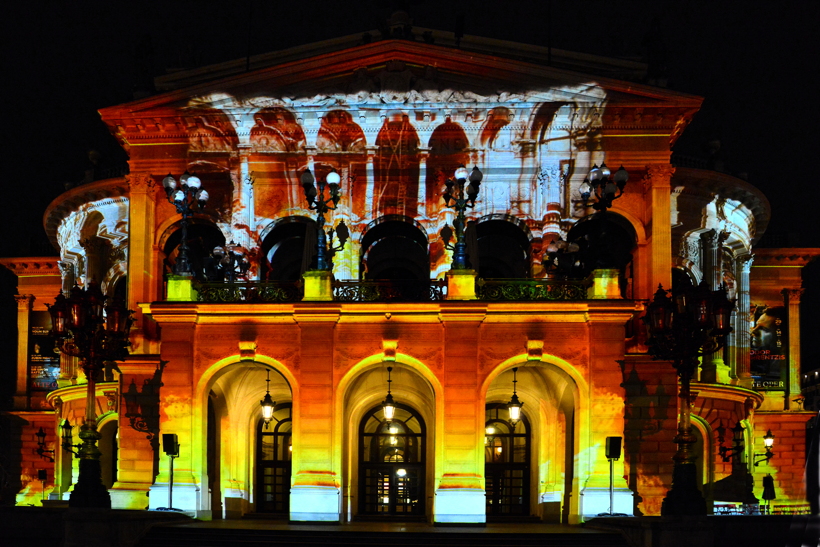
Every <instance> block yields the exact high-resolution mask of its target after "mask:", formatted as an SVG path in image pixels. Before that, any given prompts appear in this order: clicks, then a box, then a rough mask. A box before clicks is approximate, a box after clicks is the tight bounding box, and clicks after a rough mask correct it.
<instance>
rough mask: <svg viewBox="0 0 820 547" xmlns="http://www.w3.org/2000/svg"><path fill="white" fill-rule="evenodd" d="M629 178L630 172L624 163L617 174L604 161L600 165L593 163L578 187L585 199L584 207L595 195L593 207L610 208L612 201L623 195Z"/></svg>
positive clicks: (598, 208)
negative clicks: (613, 173)
mask: <svg viewBox="0 0 820 547" xmlns="http://www.w3.org/2000/svg"><path fill="white" fill-rule="evenodd" d="M628 180H629V173H627V171H626V169H624V166H623V165H622V166H621V167H620V169H618V170H617V171H616V172H615V175H612V172H611V171H610V170H609V167H607V166H606V163H602V164H601V166H600V167H598V165H597V164H596V165H593V166H592V169H590V170H589V175H588V176H587V178H585V179H584V182H582V183H581V186H579V187H578V192H579V193H580V194H581V199H582V200H584V207H588V206H589V203H588V202H589V198H591V197H592V196H593V195H594V196H595V203H593V204H592V208H593V209H595V210H596V211H601V212H604V211H606V210H607V209H610V208H611V207H612V202H613V201H615V200H616V199H618V198H619V197H621V196H622V195H623V193H624V187H625V186H626V183H627V181H628Z"/></svg>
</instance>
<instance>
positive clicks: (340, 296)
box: [333, 279, 447, 302]
mask: <svg viewBox="0 0 820 547" xmlns="http://www.w3.org/2000/svg"><path fill="white" fill-rule="evenodd" d="M446 287H447V282H446V281H445V280H443V279H438V280H436V279H433V280H430V281H410V280H408V281H334V282H333V300H335V301H337V302H430V301H439V300H444V297H445V293H446V292H447V291H446V290H445V289H446Z"/></svg>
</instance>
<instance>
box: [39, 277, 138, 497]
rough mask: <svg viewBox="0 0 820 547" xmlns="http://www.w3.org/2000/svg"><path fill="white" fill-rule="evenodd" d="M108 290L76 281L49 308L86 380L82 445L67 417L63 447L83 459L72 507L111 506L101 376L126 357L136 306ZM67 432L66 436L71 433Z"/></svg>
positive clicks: (56, 331)
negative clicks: (103, 459)
mask: <svg viewBox="0 0 820 547" xmlns="http://www.w3.org/2000/svg"><path fill="white" fill-rule="evenodd" d="M108 299H109V298H108V297H106V296H105V295H103V293H102V291H101V290H100V287H99V285H97V284H96V283H89V285H88V288H86V289H81V288H80V287H78V286H76V285H75V286H74V288H73V289H71V294H70V296H69V298H66V297H65V296H64V295H62V294H60V295H58V296H57V298H56V300H55V302H54V304H53V305H51V306H49V307H48V311H49V313H50V314H51V321H52V330H51V334H52V336H54V338H55V339H56V341H57V347H58V348H59V349H60V351H61V352H62V353H65V354H66V355H71V356H74V357H78V358H79V359H80V366H81V367H82V369H83V372H85V376H86V380H87V388H86V402H85V420H84V422H83V425H82V426H81V427H80V440H81V441H82V443H81V444H79V445H76V448H77V450H76V451H74V450H73V448H75V446H72V445H71V429H72V426H71V424H70V423H68V420H66V421H65V422H63V425H62V429H63V448H65V449H66V450H68V451H70V452H73V453H74V454H76V455H77V457H78V458H80V475H79V478H78V479H77V484H75V485H74V491H73V492H72V493H71V497H70V498H69V502H68V504H69V506H71V507H97V508H110V507H111V498H110V496H109V495H108V491H107V490H106V489H105V486H103V484H102V478H101V472H100V450H99V448H97V441H98V440H99V439H100V434H99V433H98V432H97V416H96V412H95V408H96V381H97V375H98V374H99V373H100V372H101V371H102V370H103V365H104V363H106V362H108V361H121V360H123V359H125V357H126V356H127V355H128V346H129V345H130V344H131V343H130V341H129V340H128V333H129V330H130V329H131V322H132V318H131V313H133V312H131V310H128V309H127V308H126V307H125V302H124V301H123V300H122V299H119V298H114V299H112V301H111V303H110V304H109V305H108V306H105V302H106V300H108ZM66 435H67V438H66Z"/></svg>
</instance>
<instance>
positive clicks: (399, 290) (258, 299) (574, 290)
mask: <svg viewBox="0 0 820 547" xmlns="http://www.w3.org/2000/svg"><path fill="white" fill-rule="evenodd" d="M590 284H591V280H573V281H557V280H548V279H478V280H477V281H476V296H477V297H478V299H479V300H485V301H517V302H527V301H530V302H531V301H545V300H548V301H556V300H563V301H568V300H586V299H587V289H588V288H589V286H590ZM195 287H196V290H197V292H198V293H199V298H198V301H199V302H207V303H210V304H220V303H224V304H228V303H240V302H247V303H262V302H300V301H301V300H302V299H303V297H304V287H303V285H302V283H301V282H273V281H238V282H208V283H196V284H195ZM332 289H333V301H335V302H440V301H443V300H446V299H447V281H446V280H444V279H432V280H430V281H410V280H408V281H334V282H333V283H332Z"/></svg>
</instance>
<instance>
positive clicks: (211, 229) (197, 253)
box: [160, 217, 226, 280]
mask: <svg viewBox="0 0 820 547" xmlns="http://www.w3.org/2000/svg"><path fill="white" fill-rule="evenodd" d="M181 222H182V221H181V220H179V221H178V222H176V223H174V224H173V225H171V227H169V229H168V230H166V231H165V233H163V234H162V238H161V239H162V241H163V244H162V245H161V247H160V249H161V250H162V253H163V256H164V259H163V264H164V268H163V269H164V271H165V273H170V272H172V271H173V268H174V264H176V259H177V256H178V253H179V246H180V244H181V241H182V229H181V226H180V225H181ZM225 243H226V241H225V234H223V233H222V231H221V230H220V229H219V227H218V226H216V224H214V223H213V222H212V221H211V220H210V219H207V220H205V219H203V218H201V217H194V218H192V219H191V220H189V221H188V260H189V261H190V262H191V268H192V269H193V271H194V273H195V275H196V276H197V278H200V279H203V280H204V273H203V272H204V270H205V259H206V258H207V257H208V256H210V254H211V252H212V251H213V249H214V247H221V246H224V245H225Z"/></svg>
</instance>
